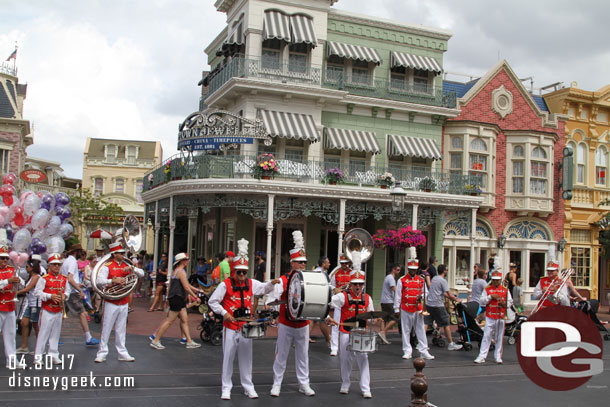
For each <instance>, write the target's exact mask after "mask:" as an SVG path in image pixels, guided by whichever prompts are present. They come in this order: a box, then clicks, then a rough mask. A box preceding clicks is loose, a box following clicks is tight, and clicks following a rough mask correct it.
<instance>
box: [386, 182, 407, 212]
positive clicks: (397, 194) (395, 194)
mask: <svg viewBox="0 0 610 407" xmlns="http://www.w3.org/2000/svg"><path fill="white" fill-rule="evenodd" d="M390 196H391V197H392V209H393V210H394V211H401V210H403V209H404V207H405V197H406V196H407V191H405V190H404V189H402V187H401V186H400V182H397V183H396V184H395V185H394V187H393V188H392V189H391V190H390Z"/></svg>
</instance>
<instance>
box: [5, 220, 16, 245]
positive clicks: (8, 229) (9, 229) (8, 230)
mask: <svg viewBox="0 0 610 407" xmlns="http://www.w3.org/2000/svg"><path fill="white" fill-rule="evenodd" d="M4 229H6V237H7V238H8V240H10V241H13V237H14V236H15V230H13V227H12V226H11V224H10V223H7V224H6V225H4Z"/></svg>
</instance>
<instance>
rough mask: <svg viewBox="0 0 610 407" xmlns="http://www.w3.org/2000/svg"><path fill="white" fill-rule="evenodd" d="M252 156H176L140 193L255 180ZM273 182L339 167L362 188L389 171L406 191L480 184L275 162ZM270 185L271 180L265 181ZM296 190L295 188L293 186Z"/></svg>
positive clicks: (427, 171)
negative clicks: (180, 183) (199, 182)
mask: <svg viewBox="0 0 610 407" xmlns="http://www.w3.org/2000/svg"><path fill="white" fill-rule="evenodd" d="M256 162H257V157H256V156H245V155H226V156H224V155H222V156H218V155H210V154H203V155H198V156H193V157H192V158H190V159H188V158H183V157H180V156H179V155H176V156H174V157H172V158H170V159H169V160H166V163H165V164H163V165H160V166H158V167H156V168H154V169H153V170H152V171H150V172H149V173H147V174H146V175H145V176H144V191H149V190H151V189H153V188H156V187H158V186H159V185H162V184H165V183H168V182H171V181H176V180H186V179H223V178H230V179H234V178H242V179H255V178H256V177H255V175H254V167H255V166H256ZM277 165H278V170H279V171H278V172H276V173H275V175H274V176H273V178H274V179H278V180H282V181H293V182H295V183H309V184H327V183H328V179H327V177H326V170H328V169H330V168H339V169H340V170H341V172H342V174H343V183H345V184H347V185H352V186H361V187H363V188H370V187H378V179H379V178H380V176H381V175H382V174H384V173H386V172H391V173H392V174H393V176H394V178H395V179H396V180H397V181H400V182H401V185H402V187H403V189H405V190H407V191H409V190H410V191H428V192H437V193H443V194H454V195H472V191H471V190H470V189H469V188H468V186H469V185H473V184H478V185H480V178H479V177H478V176H477V175H472V174H468V173H464V174H461V173H455V172H452V173H448V172H439V171H434V170H432V169H431V168H430V167H423V166H400V165H392V167H391V168H386V167H380V166H377V167H370V168H364V167H362V165H356V164H349V165H339V167H337V165H336V164H334V163H329V162H327V161H321V160H301V161H299V160H289V159H279V158H278V159H277ZM265 182H273V180H270V181H265ZM295 187H297V185H295Z"/></svg>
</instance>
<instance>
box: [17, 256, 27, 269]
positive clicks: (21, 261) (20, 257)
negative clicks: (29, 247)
mask: <svg viewBox="0 0 610 407" xmlns="http://www.w3.org/2000/svg"><path fill="white" fill-rule="evenodd" d="M28 257H30V256H29V255H28V254H27V253H19V260H17V262H18V263H19V267H21V266H23V265H24V264H25V262H26V261H28Z"/></svg>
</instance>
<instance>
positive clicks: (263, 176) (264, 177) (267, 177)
mask: <svg viewBox="0 0 610 407" xmlns="http://www.w3.org/2000/svg"><path fill="white" fill-rule="evenodd" d="M261 179H271V175H261Z"/></svg>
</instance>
